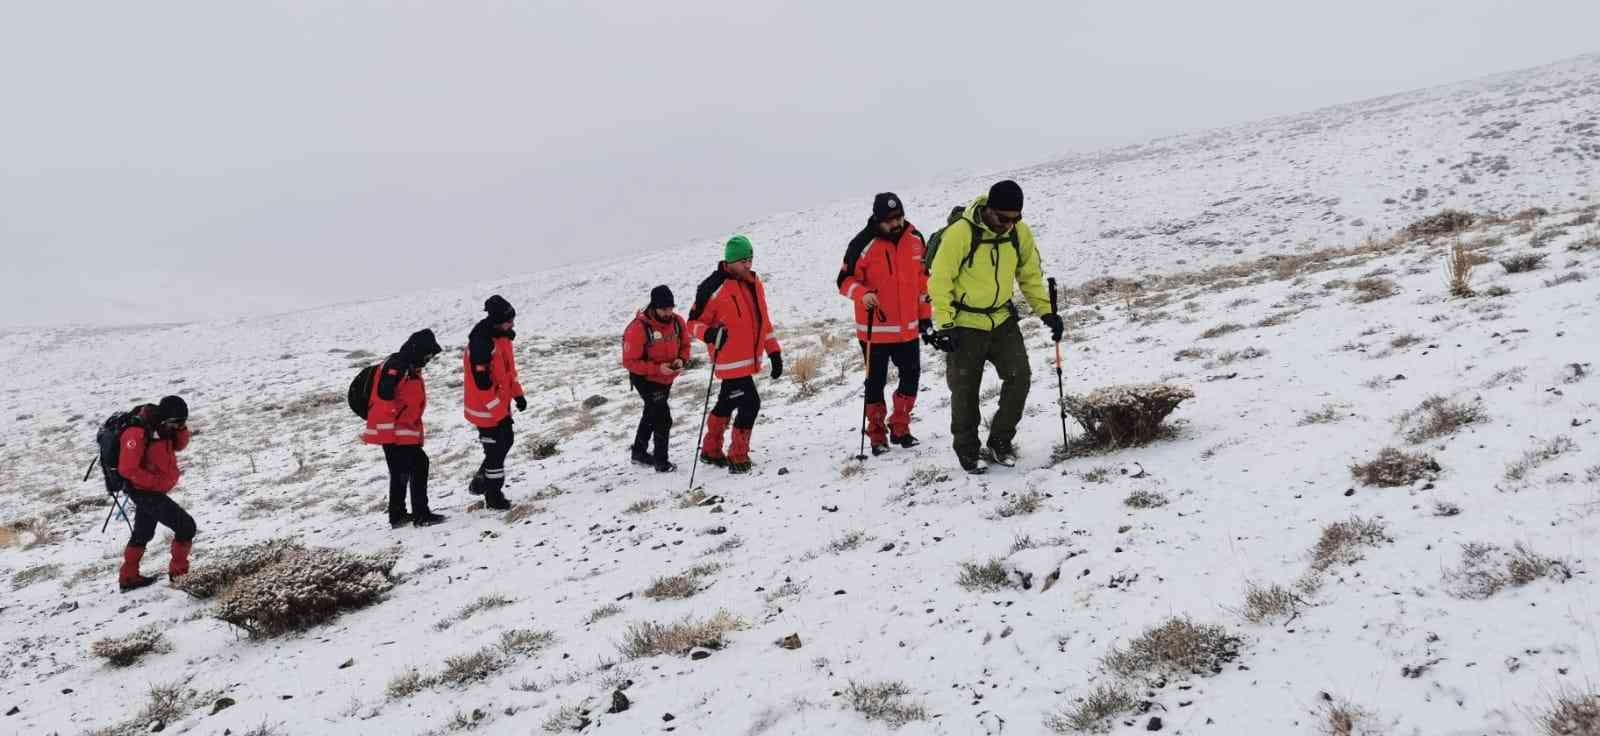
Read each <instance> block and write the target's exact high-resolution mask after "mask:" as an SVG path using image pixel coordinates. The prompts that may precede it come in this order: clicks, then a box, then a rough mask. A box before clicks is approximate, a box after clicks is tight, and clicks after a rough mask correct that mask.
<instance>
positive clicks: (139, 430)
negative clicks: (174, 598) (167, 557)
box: [117, 396, 195, 593]
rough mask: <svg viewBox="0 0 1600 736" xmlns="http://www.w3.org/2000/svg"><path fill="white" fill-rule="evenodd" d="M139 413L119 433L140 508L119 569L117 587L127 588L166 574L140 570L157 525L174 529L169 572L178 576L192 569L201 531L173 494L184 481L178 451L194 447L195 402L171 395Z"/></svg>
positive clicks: (123, 467)
mask: <svg viewBox="0 0 1600 736" xmlns="http://www.w3.org/2000/svg"><path fill="white" fill-rule="evenodd" d="M133 417H134V419H133V421H131V422H130V423H129V426H128V428H127V429H124V430H122V434H121V435H120V436H119V437H118V441H119V443H120V444H119V445H118V446H119V447H120V448H121V449H120V450H119V452H118V454H117V474H118V475H120V476H121V477H122V480H123V483H124V484H125V485H124V487H123V490H124V491H125V492H126V493H127V495H128V499H129V500H131V501H133V506H134V508H135V509H137V512H136V513H135V515H134V517H133V534H132V535H131V536H129V537H128V546H127V547H126V548H124V549H123V551H122V568H121V569H120V570H118V571H117V586H118V587H119V588H121V590H122V592H124V593H126V592H128V591H130V590H134V589H137V588H143V587H145V586H146V585H149V584H151V583H154V582H155V581H156V580H158V579H160V578H159V577H151V576H148V575H141V574H140V573H139V561H140V560H142V559H144V547H145V545H146V544H149V543H150V540H151V539H154V538H155V536H156V524H158V523H159V524H161V525H162V526H165V527H167V528H168V529H171V530H172V559H171V561H170V562H168V563H167V575H168V576H169V577H171V578H173V579H177V578H180V577H183V576H184V575H187V574H189V550H190V548H191V547H192V546H193V544H194V535H195V524H194V517H191V516H189V514H188V512H186V511H184V510H183V507H182V506H179V505H178V502H176V501H174V500H172V496H171V495H170V494H171V492H172V489H173V487H175V486H177V485H178V453H179V452H181V451H182V450H183V449H184V448H186V447H188V446H189V425H188V422H189V405H188V404H187V403H185V402H184V400H183V398H182V397H178V396H168V397H166V398H164V399H162V400H161V403H159V404H154V405H152V404H144V405H142V406H139V407H138V408H136V409H134V410H133Z"/></svg>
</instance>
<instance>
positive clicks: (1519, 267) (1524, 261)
mask: <svg viewBox="0 0 1600 736" xmlns="http://www.w3.org/2000/svg"><path fill="white" fill-rule="evenodd" d="M1548 257H1549V255H1548V254H1546V253H1523V254H1521V255H1515V256H1511V257H1509V258H1502V259H1500V267H1501V268H1504V269H1505V270H1506V273H1525V272H1527V271H1532V270H1535V269H1538V268H1542V267H1543V266H1544V261H1545V259H1546V258H1548Z"/></svg>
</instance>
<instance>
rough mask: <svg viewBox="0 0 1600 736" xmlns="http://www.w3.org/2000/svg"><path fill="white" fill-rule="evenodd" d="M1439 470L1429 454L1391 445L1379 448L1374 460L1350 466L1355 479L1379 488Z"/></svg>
mask: <svg viewBox="0 0 1600 736" xmlns="http://www.w3.org/2000/svg"><path fill="white" fill-rule="evenodd" d="M1440 470H1441V468H1440V467H1439V463H1438V461H1436V460H1434V459H1433V457H1432V456H1431V455H1425V454H1422V453H1410V452H1402V451H1400V450H1396V449H1395V448H1393V447H1385V448H1383V449H1382V450H1379V451H1378V457H1377V459H1375V460H1372V461H1370V462H1365V463H1354V464H1352V465H1351V466H1350V474H1351V475H1353V476H1355V478H1356V480H1358V481H1361V483H1362V484H1363V485H1369V486H1378V487H1379V488H1398V487H1400V486H1408V485H1411V484H1412V483H1415V482H1417V481H1419V480H1422V479H1424V478H1432V477H1434V476H1436V475H1437V474H1438V473H1439V472H1440Z"/></svg>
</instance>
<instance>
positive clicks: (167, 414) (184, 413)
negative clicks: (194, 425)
mask: <svg viewBox="0 0 1600 736" xmlns="http://www.w3.org/2000/svg"><path fill="white" fill-rule="evenodd" d="M169 419H176V420H178V422H179V423H182V422H187V421H189V404H188V403H187V402H185V401H184V400H183V397H181V396H168V397H166V398H163V399H162V400H161V403H160V404H157V405H156V421H158V422H165V421H167V420H169Z"/></svg>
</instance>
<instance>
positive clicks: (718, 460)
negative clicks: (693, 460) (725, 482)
mask: <svg viewBox="0 0 1600 736" xmlns="http://www.w3.org/2000/svg"><path fill="white" fill-rule="evenodd" d="M700 462H703V463H705V464H707V465H715V466H717V467H719V468H726V467H728V458H726V457H724V456H722V455H717V456H715V457H713V456H711V455H709V454H706V453H704V452H702V453H700Z"/></svg>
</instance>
